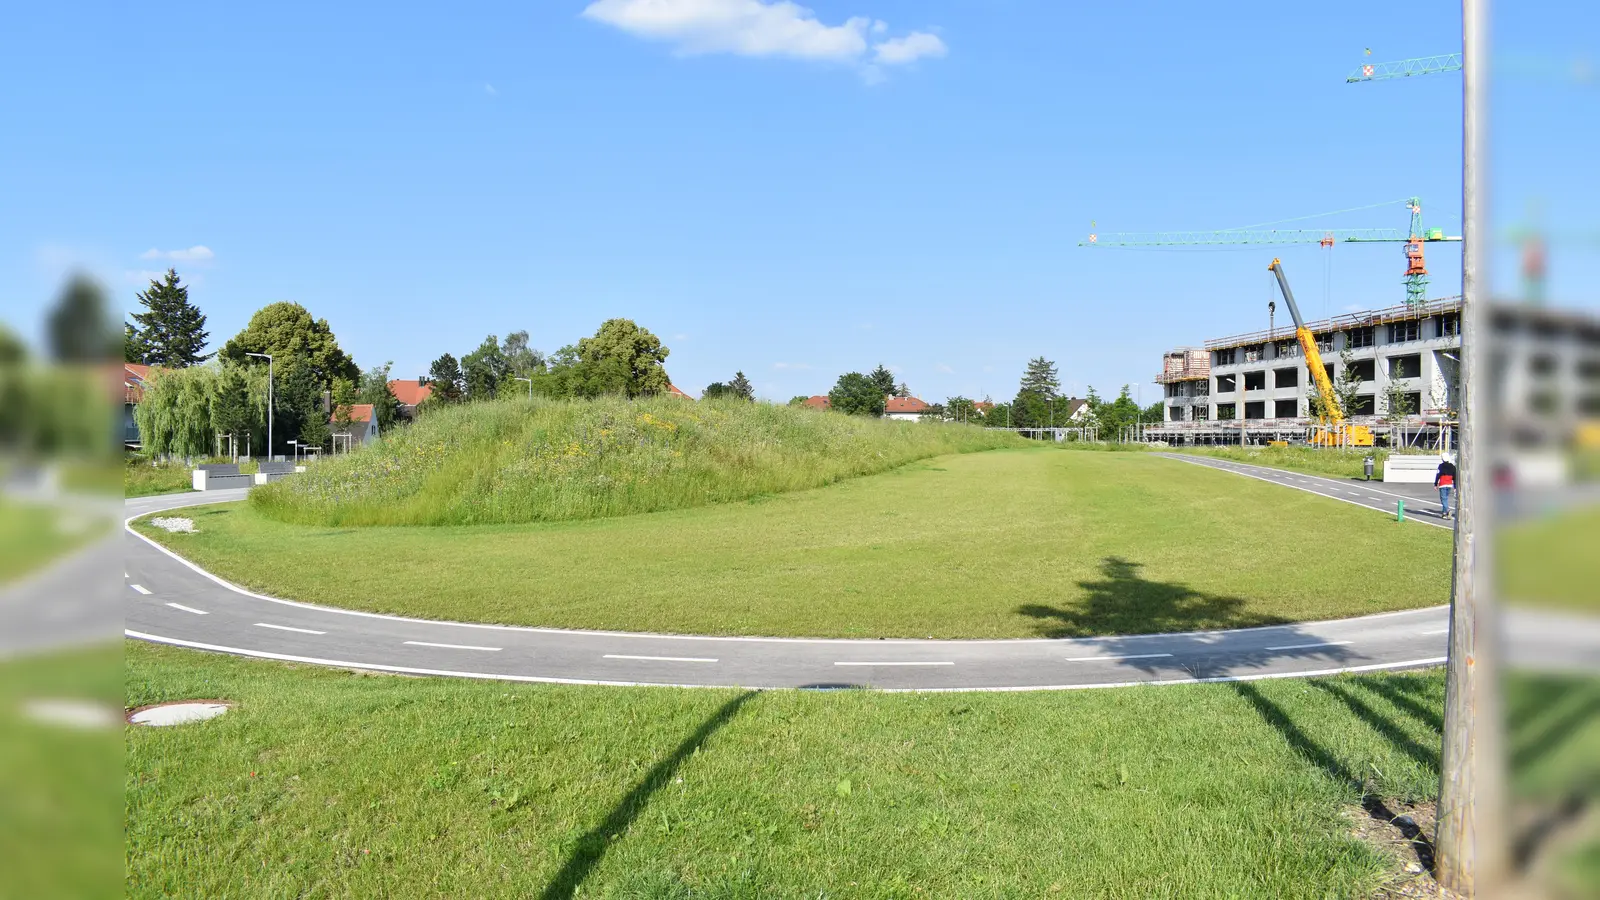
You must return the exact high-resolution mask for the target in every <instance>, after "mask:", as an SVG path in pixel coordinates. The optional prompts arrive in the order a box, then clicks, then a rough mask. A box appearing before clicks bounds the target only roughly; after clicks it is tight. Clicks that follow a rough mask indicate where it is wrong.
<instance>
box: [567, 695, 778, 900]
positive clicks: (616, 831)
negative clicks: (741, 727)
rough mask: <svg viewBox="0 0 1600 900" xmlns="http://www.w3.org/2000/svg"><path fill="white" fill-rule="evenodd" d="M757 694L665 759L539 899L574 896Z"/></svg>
mask: <svg viewBox="0 0 1600 900" xmlns="http://www.w3.org/2000/svg"><path fill="white" fill-rule="evenodd" d="M756 693H757V692H756V691H747V692H745V693H743V694H740V695H739V696H737V697H734V698H733V699H732V700H729V701H728V702H727V703H724V704H723V705H722V708H720V709H718V710H717V711H716V712H715V713H714V714H713V715H712V716H711V718H709V719H706V720H705V722H703V723H701V725H700V727H699V728H698V729H696V730H695V733H694V734H691V735H689V737H688V738H686V739H685V740H684V742H683V743H681V744H679V745H678V748H677V749H676V750H674V751H672V753H671V754H670V755H668V756H667V758H666V759H663V760H662V761H660V762H658V763H656V764H655V767H654V768H652V769H651V770H650V771H649V772H648V773H647V774H646V775H645V776H644V777H643V778H641V779H640V780H639V783H638V784H635V785H634V786H633V790H631V791H629V792H628V793H627V795H626V796H625V797H623V798H622V799H621V800H620V801H618V802H617V805H616V806H614V807H612V809H611V812H610V813H609V814H608V815H607V816H606V817H605V820H604V821H602V822H601V823H600V824H599V825H596V826H595V827H594V828H591V829H590V830H589V832H588V833H587V834H585V835H584V836H583V837H581V838H579V839H578V843H577V846H576V847H574V848H573V849H572V853H571V855H569V856H568V857H567V861H566V863H565V864H564V865H562V867H561V871H559V872H557V873H556V876H555V877H554V878H552V879H551V880H550V884H549V886H548V887H546V888H545V889H544V893H543V894H541V895H540V896H541V897H542V898H544V900H566V898H570V897H572V896H574V895H575V894H576V893H577V891H578V887H579V886H580V885H582V884H583V882H584V879H586V878H588V877H589V873H590V872H592V871H593V870H594V867H595V866H597V865H599V864H600V860H601V859H602V858H603V857H604V856H605V855H606V850H607V849H609V848H610V846H611V841H612V840H613V839H614V838H615V837H616V836H617V835H620V834H621V833H622V832H624V831H626V830H627V829H628V826H629V825H631V824H633V820H634V819H636V818H638V816H639V813H641V812H643V811H644V808H645V807H646V806H647V805H648V804H649V803H650V797H651V796H652V795H653V794H655V792H656V791H658V790H660V789H661V788H662V787H663V786H665V785H666V784H668V783H669V782H671V781H672V776H673V775H674V774H676V773H677V771H678V767H679V766H681V765H683V761H684V760H686V759H688V758H689V757H690V756H692V755H693V754H694V752H695V751H696V750H699V749H700V746H701V745H702V744H704V743H705V742H706V741H707V740H708V739H709V738H710V737H711V736H712V735H713V734H715V733H716V732H717V731H718V729H720V728H722V726H724V725H726V724H728V722H729V721H731V720H732V719H733V717H734V716H735V715H737V714H738V712H739V707H741V706H744V705H745V703H747V702H749V700H750V698H752V697H754V696H755V695H756Z"/></svg>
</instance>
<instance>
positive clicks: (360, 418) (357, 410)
mask: <svg viewBox="0 0 1600 900" xmlns="http://www.w3.org/2000/svg"><path fill="white" fill-rule="evenodd" d="M333 419H334V417H333V416H329V417H328V421H329V422H332V421H333ZM350 421H352V422H370V421H372V404H371V403H352V404H350Z"/></svg>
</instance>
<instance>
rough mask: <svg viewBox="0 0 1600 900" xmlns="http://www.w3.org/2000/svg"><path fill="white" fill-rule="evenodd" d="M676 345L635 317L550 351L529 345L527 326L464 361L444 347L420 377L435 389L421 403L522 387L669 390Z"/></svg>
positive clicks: (569, 393)
mask: <svg viewBox="0 0 1600 900" xmlns="http://www.w3.org/2000/svg"><path fill="white" fill-rule="evenodd" d="M670 353H671V350H669V349H668V348H667V346H666V345H665V344H663V343H661V339H660V338H659V337H657V336H655V335H654V334H651V333H650V331H649V329H647V328H642V327H640V326H639V325H638V324H637V323H635V322H634V321H633V320H632V319H607V320H606V321H605V322H603V323H601V325H600V328H599V329H598V330H597V331H595V333H594V334H593V335H592V336H590V337H586V338H580V339H578V341H577V343H574V344H568V345H566V346H565V347H562V348H561V349H559V350H557V351H556V352H554V353H552V354H550V355H549V356H546V355H545V354H543V353H541V352H540V351H538V350H536V349H534V348H533V347H531V346H529V344H528V332H526V331H514V332H512V333H511V334H508V335H506V337H505V340H501V339H500V338H498V337H497V336H495V335H492V334H491V335H489V336H487V337H485V338H484V339H483V342H482V343H481V344H479V345H478V347H477V349H475V350H473V351H472V352H470V353H467V354H464V355H463V356H462V357H461V358H460V359H459V360H458V359H456V357H455V356H454V355H453V354H450V353H444V354H441V355H440V356H439V358H438V359H435V360H434V361H433V363H432V364H431V365H430V366H429V367H428V375H427V377H426V378H424V379H423V382H424V383H425V384H427V385H428V386H429V388H431V389H432V393H431V394H430V395H429V396H428V399H427V400H425V401H424V403H423V408H424V409H426V408H427V407H428V406H432V405H437V404H442V403H462V402H468V401H481V400H493V399H496V398H498V397H505V396H516V395H517V394H518V393H519V392H520V391H527V392H528V393H529V394H531V395H537V396H541V397H577V398H587V397H600V396H606V395H621V396H624V397H628V398H634V397H644V396H650V395H654V394H664V393H666V392H667V391H668V390H669V389H670V387H671V384H670V382H668V380H667V369H666V365H665V363H666V360H667V356H668V354H670Z"/></svg>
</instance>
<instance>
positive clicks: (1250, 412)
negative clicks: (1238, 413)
mask: <svg viewBox="0 0 1600 900" xmlns="http://www.w3.org/2000/svg"><path fill="white" fill-rule="evenodd" d="M1244 417H1245V418H1246V419H1265V418H1266V417H1267V404H1266V401H1264V400H1257V401H1255V402H1253V403H1246V404H1245V405H1244Z"/></svg>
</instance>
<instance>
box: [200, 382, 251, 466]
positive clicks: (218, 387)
mask: <svg viewBox="0 0 1600 900" xmlns="http://www.w3.org/2000/svg"><path fill="white" fill-rule="evenodd" d="M253 419H254V417H253V416H252V415H251V410H250V383H249V380H248V379H247V378H246V377H245V372H244V370H243V369H241V368H240V367H238V366H224V367H223V368H222V372H221V374H220V375H218V377H217V379H216V382H215V385H214V387H213V391H212V395H211V430H212V432H214V433H215V434H219V435H225V436H227V437H231V438H233V441H234V452H235V453H236V454H238V453H243V452H244V451H245V450H247V449H248V436H249V434H250V432H251V430H252V428H251V426H252V425H253V424H254V421H253Z"/></svg>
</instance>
